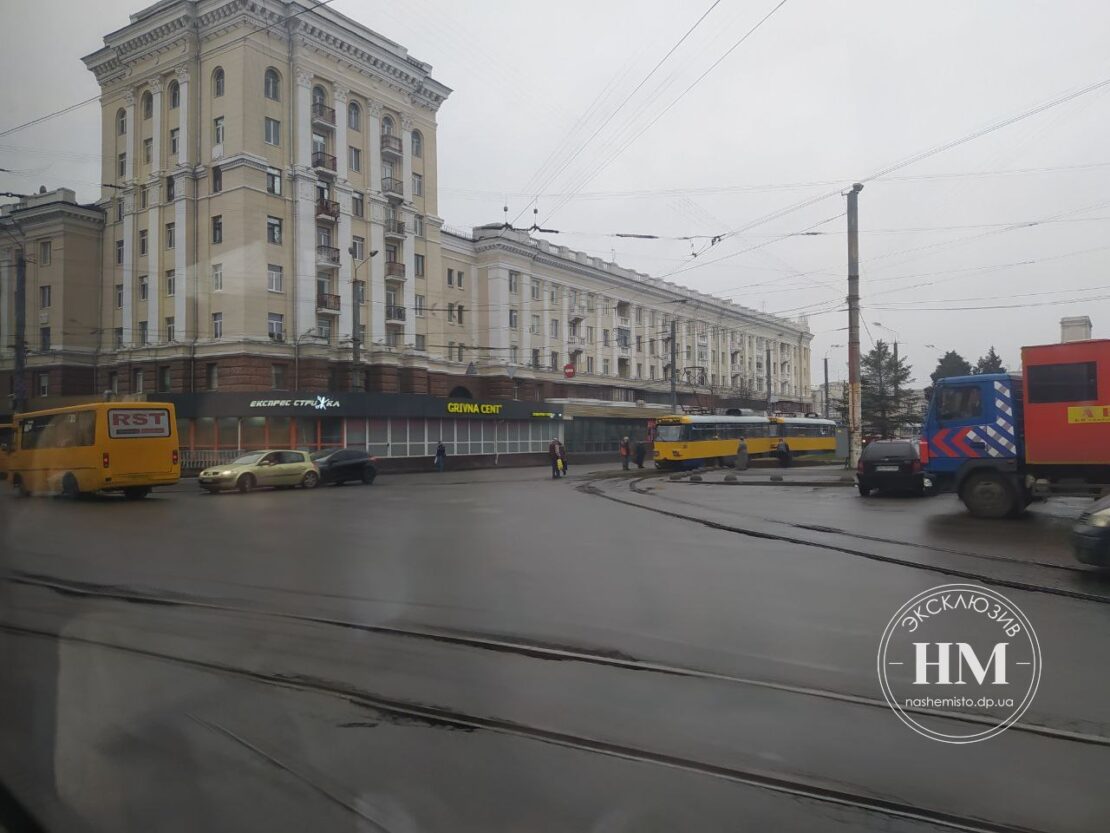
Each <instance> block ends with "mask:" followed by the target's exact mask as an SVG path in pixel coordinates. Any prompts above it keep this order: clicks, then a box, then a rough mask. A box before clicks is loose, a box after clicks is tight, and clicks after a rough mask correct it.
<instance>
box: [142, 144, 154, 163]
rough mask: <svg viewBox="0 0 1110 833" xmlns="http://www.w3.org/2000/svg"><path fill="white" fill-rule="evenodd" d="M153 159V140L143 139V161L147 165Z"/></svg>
mask: <svg viewBox="0 0 1110 833" xmlns="http://www.w3.org/2000/svg"><path fill="white" fill-rule="evenodd" d="M153 161H154V140H153V139H143V162H145V163H146V164H147V165H149V164H150V163H151V162H153Z"/></svg>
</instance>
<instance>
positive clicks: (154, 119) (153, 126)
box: [150, 78, 162, 228]
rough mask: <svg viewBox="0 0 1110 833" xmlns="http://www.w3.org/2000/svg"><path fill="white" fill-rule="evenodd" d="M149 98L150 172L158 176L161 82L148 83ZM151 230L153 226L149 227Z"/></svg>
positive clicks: (160, 155)
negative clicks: (150, 101)
mask: <svg viewBox="0 0 1110 833" xmlns="http://www.w3.org/2000/svg"><path fill="white" fill-rule="evenodd" d="M150 97H151V100H152V106H153V113H152V115H151V120H150V136H151V139H152V141H151V143H150V144H151V149H150V170H151V172H152V173H153V174H158V172H159V171H161V170H162V81H161V79H158V78H156V79H155V80H153V81H151V82H150ZM151 228H153V226H152V227H151Z"/></svg>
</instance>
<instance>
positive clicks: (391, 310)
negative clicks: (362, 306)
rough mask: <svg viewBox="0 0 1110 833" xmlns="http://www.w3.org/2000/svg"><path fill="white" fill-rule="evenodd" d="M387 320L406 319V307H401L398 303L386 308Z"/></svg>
mask: <svg viewBox="0 0 1110 833" xmlns="http://www.w3.org/2000/svg"><path fill="white" fill-rule="evenodd" d="M385 320H386V321H404V320H405V308H404V307H399V306H396V305H391V306H387V307H386V308H385Z"/></svg>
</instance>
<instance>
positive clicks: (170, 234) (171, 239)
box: [166, 223, 177, 249]
mask: <svg viewBox="0 0 1110 833" xmlns="http://www.w3.org/2000/svg"><path fill="white" fill-rule="evenodd" d="M176 243H177V226H176V225H174V224H173V223H166V248H167V249H172V248H173V247H174V246H175V245H176Z"/></svg>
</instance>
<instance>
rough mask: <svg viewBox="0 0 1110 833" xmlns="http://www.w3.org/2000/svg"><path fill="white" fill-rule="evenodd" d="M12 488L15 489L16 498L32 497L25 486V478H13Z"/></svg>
mask: <svg viewBox="0 0 1110 833" xmlns="http://www.w3.org/2000/svg"><path fill="white" fill-rule="evenodd" d="M12 488H13V489H15V493H16V496H18V497H30V496H31V492H30V491H29V490H28V489H27V487H26V486H24V485H23V478H22V477H20V476H19V475H18V474H17V475H16V476H15V477H13V478H12Z"/></svg>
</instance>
